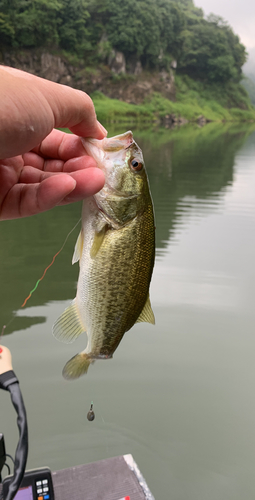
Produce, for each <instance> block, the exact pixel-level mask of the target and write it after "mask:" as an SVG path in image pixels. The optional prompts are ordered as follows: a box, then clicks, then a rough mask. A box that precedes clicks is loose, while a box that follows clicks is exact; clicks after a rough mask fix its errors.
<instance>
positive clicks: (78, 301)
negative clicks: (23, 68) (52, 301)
mask: <svg viewBox="0 0 255 500" xmlns="http://www.w3.org/2000/svg"><path fill="white" fill-rule="evenodd" d="M83 141H84V146H85V148H86V150H87V152H88V153H89V154H90V155H91V156H93V157H94V158H95V160H96V161H97V163H98V166H99V167H100V168H101V169H102V170H103V171H104V173H105V178H106V182H105V186H104V188H103V189H102V190H101V191H100V192H99V193H97V194H96V195H94V196H93V197H90V198H86V199H85V200H84V201H83V208H82V228H81V233H80V235H79V237H78V240H77V243H76V246H75V251H74V256H73V263H74V262H77V261H78V260H79V261H80V272H79V279H78V285H77V294H76V298H75V299H74V301H73V302H72V303H71V305H70V306H69V307H68V308H67V309H66V310H65V311H64V312H63V314H62V315H61V316H60V318H59V319H58V320H57V321H56V323H55V324H54V326H53V335H54V336H55V337H56V338H57V339H59V340H63V341H65V342H72V341H73V340H75V339H76V338H77V336H78V335H80V334H81V333H82V332H85V331H86V332H87V336H88V343H87V347H86V349H85V350H84V351H82V352H81V353H79V354H77V355H76V356H74V357H73V358H72V359H71V360H70V361H68V363H67V364H66V365H65V367H64V370H63V375H64V377H65V378H67V379H75V378H78V377H79V376H81V375H83V374H84V373H86V372H87V370H88V367H89V365H90V364H91V363H93V362H94V360H96V359H100V358H101V359H103V358H111V357H112V355H113V353H114V351H115V350H116V348H117V347H118V345H119V343H120V341H121V339H122V337H123V335H124V333H125V332H127V331H128V330H129V329H130V328H131V327H132V326H133V325H134V323H136V322H139V321H147V322H149V323H152V324H154V322H155V321H154V315H153V312H152V309H151V305H150V300H149V285H150V281H151V275H152V270H153V266H154V257H155V226H154V214H153V205H152V200H151V194H150V190H149V184H148V179H147V174H146V171H145V166H144V160H143V156H142V152H141V150H140V148H139V147H138V146H137V144H136V143H135V142H134V140H133V136H132V133H131V132H126V133H125V134H122V135H120V136H116V137H112V138H109V139H108V138H105V139H103V140H101V141H99V140H96V139H86V140H83Z"/></svg>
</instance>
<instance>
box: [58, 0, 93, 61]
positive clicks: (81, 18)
mask: <svg viewBox="0 0 255 500" xmlns="http://www.w3.org/2000/svg"><path fill="white" fill-rule="evenodd" d="M61 3H62V8H61V11H60V13H59V28H58V34H59V43H60V46H61V47H62V48H63V49H65V50H67V51H69V52H73V53H76V54H78V55H79V56H83V55H84V52H85V51H86V50H89V49H91V44H90V42H89V36H88V28H87V21H88V19H89V12H88V8H87V7H88V2H87V1H86V0H61Z"/></svg>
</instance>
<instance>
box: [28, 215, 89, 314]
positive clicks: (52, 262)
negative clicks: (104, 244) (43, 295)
mask: <svg viewBox="0 0 255 500" xmlns="http://www.w3.org/2000/svg"><path fill="white" fill-rule="evenodd" d="M80 220H81V219H79V220H78V222H77V223H76V224H75V226H74V227H73V229H71V231H69V233H68V235H67V236H66V239H65V241H64V243H63V245H62V247H61V248H60V250H59V251H58V252H57V253H55V255H54V257H53V259H52V261H51V263H50V264H49V265H48V266H47V267H46V269H45V270H44V272H43V275H42V277H41V278H40V279H39V280H38V281H37V282H36V285H35V287H34V288H33V290H31V292H30V293H29V295H28V296H27V298H26V299H25V300H24V302H23V304H22V306H21V307H25V305H26V303H27V301H28V300H29V299H30V297H31V295H32V293H34V291H35V290H36V289H37V287H38V285H39V283H40V281H42V280H43V278H44V276H45V274H46V273H47V271H48V269H49V268H50V267H51V266H52V264H54V261H55V259H56V257H57V256H58V255H59V254H60V252H62V250H63V248H64V246H65V244H66V242H67V240H68V238H69V236H70V234H71V233H72V232H73V231H74V230H75V228H76V227H77V226H78V224H79V222H80Z"/></svg>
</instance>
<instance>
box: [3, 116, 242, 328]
mask: <svg viewBox="0 0 255 500" xmlns="http://www.w3.org/2000/svg"><path fill="white" fill-rule="evenodd" d="M114 132H115V133H116V132H117V133H118V132H119V131H118V130H117V131H114ZM114 132H113V131H112V133H114ZM110 135H112V134H111V133H110ZM248 135H249V129H248V130H247V127H246V128H243V129H242V128H241V129H240V127H239V128H237V127H236V126H232V127H229V126H220V125H216V126H215V125H214V124H212V125H208V126H207V127H204V128H203V129H199V127H197V128H191V127H184V128H183V129H181V130H174V131H166V130H162V131H158V133H155V131H153V132H151V133H150V132H148V131H147V132H144V133H141V132H139V131H136V132H135V139H136V140H137V142H138V143H139V145H140V146H141V148H142V150H143V153H144V157H145V161H146V167H147V171H148V175H149V178H150V185H151V191H152V197H153V201H154V206H155V213H156V226H157V227H156V246H157V249H158V255H161V254H162V249H165V248H167V245H168V242H169V240H171V239H174V238H175V236H176V234H177V232H178V230H179V229H180V227H181V225H182V224H183V223H184V222H185V221H187V216H188V214H189V213H190V214H192V211H193V210H194V206H196V207H199V209H200V210H196V216H198V215H199V213H201V214H206V213H208V211H211V210H214V209H215V208H216V207H218V206H219V203H220V200H221V198H222V196H223V195H224V190H225V188H226V187H227V186H229V185H231V184H232V182H233V169H234V159H235V154H236V152H237V151H238V150H239V149H240V147H241V146H242V144H243V143H244V141H245V140H246V138H247V136H248ZM80 212H81V204H76V205H72V206H69V207H61V208H56V209H55V210H52V211H50V212H47V213H44V214H40V215H37V216H35V217H31V218H29V219H23V220H17V221H5V222H2V223H1V226H0V256H1V266H0V279H1V283H2V284H3V286H2V287H1V289H0V314H1V318H2V321H3V323H4V324H6V323H8V322H9V320H10V318H11V317H12V316H13V311H16V310H17V309H19V308H20V306H21V304H22V303H23V301H24V299H25V298H26V297H27V295H28V294H29V292H30V290H32V289H33V288H34V285H35V283H36V281H37V279H39V278H40V277H41V276H42V273H43V271H44V269H45V268H46V267H47V266H48V265H49V263H50V262H51V260H52V257H53V255H54V254H55V253H56V252H57V251H58V250H59V249H60V248H61V246H62V243H63V241H64V239H65V236H66V234H67V233H68V231H69V230H70V229H71V228H72V227H73V226H74V225H75V223H76V222H77V221H78V220H79V218H80ZM78 231H79V229H78V228H77V230H76V231H75V232H74V234H72V235H71V237H70V238H69V240H68V242H67V244H66V246H65V248H64V250H63V252H62V253H61V254H60V255H59V256H58V258H57V259H56V262H55V263H54V266H53V267H52V268H51V269H50V270H49V271H48V273H47V276H46V278H44V281H42V283H40V285H39V287H40V290H38V291H36V293H35V294H34V295H33V297H32V298H31V299H30V301H29V305H32V306H35V305H38V304H45V303H47V302H49V301H52V300H66V299H71V298H73V297H74V296H75V287H76V279H77V274H78V269H77V266H73V267H72V266H71V265H70V256H71V255H72V252H73V248H74V244H75V241H76V237H77V234H78ZM163 253H164V252H163ZM25 321H27V322H26V323H25ZM42 321H45V319H43V318H35V319H34V324H37V323H38V322H42ZM31 324H32V320H31V318H29V319H27V320H25V318H23V319H22V321H20V322H19V321H18V320H17V319H15V321H14V322H12V323H11V324H10V326H9V327H8V328H7V330H6V334H7V333H10V332H12V331H15V330H19V329H23V328H28V327H29V326H31Z"/></svg>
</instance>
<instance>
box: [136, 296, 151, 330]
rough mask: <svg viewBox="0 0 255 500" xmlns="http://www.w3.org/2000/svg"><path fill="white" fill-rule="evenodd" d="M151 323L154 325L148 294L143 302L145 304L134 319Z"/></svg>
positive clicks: (138, 321)
mask: <svg viewBox="0 0 255 500" xmlns="http://www.w3.org/2000/svg"><path fill="white" fill-rule="evenodd" d="M141 322H145V323H151V324H152V325H155V317H154V314H153V310H152V308H151V303H150V297H149V294H148V297H147V300H146V302H145V306H144V308H143V310H142V312H141V314H140V316H139V318H138V319H137V320H136V323H141Z"/></svg>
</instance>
